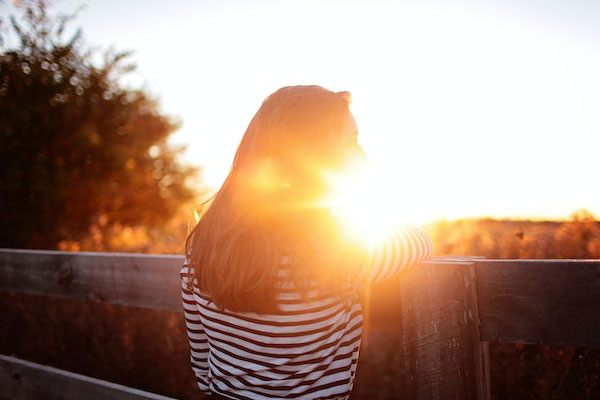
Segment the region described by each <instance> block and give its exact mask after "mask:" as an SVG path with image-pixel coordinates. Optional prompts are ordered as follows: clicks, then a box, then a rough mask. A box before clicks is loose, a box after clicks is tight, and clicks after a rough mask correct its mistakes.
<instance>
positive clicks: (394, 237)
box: [355, 226, 433, 288]
mask: <svg viewBox="0 0 600 400" xmlns="http://www.w3.org/2000/svg"><path fill="white" fill-rule="evenodd" d="M432 255H433V245H432V243H431V239H430V238H429V236H428V235H427V233H425V231H424V230H423V229H421V228H419V227H412V226H405V227H400V228H398V229H397V230H396V231H394V232H393V233H392V234H391V235H389V236H388V237H386V238H385V239H383V240H381V242H379V243H377V244H376V245H374V246H373V248H372V249H371V250H370V252H369V255H368V257H367V258H366V261H365V262H364V264H363V265H362V267H361V268H359V270H358V273H357V276H356V278H355V279H356V280H355V283H356V286H357V287H359V288H360V287H364V286H368V285H371V284H375V283H377V282H381V281H383V280H385V279H387V278H389V277H391V276H393V275H395V274H397V273H399V272H400V271H402V270H403V269H405V268H407V267H410V266H412V265H413V264H416V263H417V262H419V261H421V260H422V259H424V258H427V257H431V256H432Z"/></svg>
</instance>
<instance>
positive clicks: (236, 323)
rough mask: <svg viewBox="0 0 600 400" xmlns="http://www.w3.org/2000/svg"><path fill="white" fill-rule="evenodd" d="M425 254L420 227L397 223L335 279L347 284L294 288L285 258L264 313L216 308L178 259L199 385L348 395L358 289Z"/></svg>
mask: <svg viewBox="0 0 600 400" xmlns="http://www.w3.org/2000/svg"><path fill="white" fill-rule="evenodd" d="M431 252H432V247H431V242H430V240H429V238H428V237H427V235H426V234H425V233H424V232H423V231H422V230H420V229H417V228H404V229H400V230H398V231H397V232H396V233H395V234H393V235H390V237H389V238H388V240H387V241H385V242H382V243H381V245H380V246H377V247H375V248H374V249H373V252H372V254H370V257H368V260H369V261H368V262H367V263H365V264H364V265H363V266H362V268H361V269H360V270H359V271H358V274H356V275H354V276H351V274H348V275H347V276H346V277H340V279H341V280H342V281H346V282H347V284H342V287H341V289H340V290H337V291H335V292H331V291H323V290H321V289H319V287H318V284H317V283H316V281H315V282H313V286H312V287H308V288H304V290H303V291H300V290H297V289H296V288H295V287H294V283H293V280H290V279H288V278H289V277H288V272H289V269H290V265H289V263H288V260H286V259H283V260H282V264H281V268H280V271H279V273H280V279H279V281H278V282H279V284H278V285H277V296H276V299H277V306H278V309H279V310H278V311H276V312H273V313H269V314H258V313H249V312H231V311H228V310H223V309H220V308H219V307H217V305H216V304H215V303H214V302H213V301H212V299H211V298H210V296H208V295H206V294H204V293H201V291H200V290H199V289H198V287H197V286H196V285H194V284H193V282H192V281H193V279H194V278H193V276H194V274H193V272H194V271H192V268H191V267H190V266H189V265H187V264H186V265H184V266H183V268H182V269H181V278H182V296H183V305H184V311H185V318H186V326H187V329H188V335H189V342H190V346H191V350H192V352H191V361H192V367H193V370H194V372H195V375H196V378H197V381H198V386H199V387H200V389H201V391H203V392H204V393H207V394H208V393H211V392H212V393H218V394H221V395H223V396H226V397H231V398H239V399H271V398H301V399H337V398H340V399H345V398H347V397H348V396H349V395H350V392H351V390H352V385H353V382H354V375H355V371H356V364H357V361H358V352H359V347H360V341H361V336H362V321H363V315H362V307H361V304H360V301H359V295H358V290H360V287H364V286H367V285H370V284H373V283H376V282H379V281H381V280H384V279H386V278H387V277H389V276H391V275H393V274H396V273H397V272H399V271H400V270H402V269H403V268H405V267H407V266H410V265H412V264H414V263H415V262H417V261H419V260H421V259H423V258H424V257H428V256H430V255H431ZM292 262H293V261H292Z"/></svg>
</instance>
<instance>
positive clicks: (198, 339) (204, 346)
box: [180, 263, 210, 395]
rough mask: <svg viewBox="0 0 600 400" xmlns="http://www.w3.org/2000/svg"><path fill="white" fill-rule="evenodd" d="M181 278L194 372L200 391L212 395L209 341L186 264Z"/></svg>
mask: <svg viewBox="0 0 600 400" xmlns="http://www.w3.org/2000/svg"><path fill="white" fill-rule="evenodd" d="M180 276H181V299H182V302H183V314H184V317H185V326H186V329H187V334H188V341H189V343H190V361H191V362H192V371H194V374H195V375H196V381H197V383H198V387H199V388H200V391H201V392H202V393H204V394H206V395H208V394H210V388H209V387H208V341H207V338H206V334H205V333H204V328H203V326H202V321H201V320H200V312H199V311H198V306H197V305H196V300H194V294H193V289H192V286H191V285H190V284H189V282H190V281H191V279H192V277H193V275H191V273H190V269H189V267H188V265H187V263H186V264H184V265H183V268H181V271H180Z"/></svg>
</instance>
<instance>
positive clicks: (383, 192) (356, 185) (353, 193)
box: [325, 164, 407, 243]
mask: <svg viewBox="0 0 600 400" xmlns="http://www.w3.org/2000/svg"><path fill="white" fill-rule="evenodd" d="M389 176H390V171H389V170H388V171H386V170H385V169H383V168H377V167H376V166H375V165H373V164H367V165H365V166H362V167H354V168H349V169H347V170H346V171H345V172H343V173H339V174H328V175H327V180H328V181H329V183H330V185H331V187H332V193H331V195H330V196H329V197H328V198H327V199H326V201H325V204H326V206H327V207H329V208H330V209H331V211H332V213H334V214H335V215H337V216H339V217H340V219H341V220H342V221H343V223H344V224H345V225H346V227H347V228H348V229H349V230H350V231H351V232H352V233H353V234H355V235H358V236H359V237H361V238H362V239H363V240H365V241H367V242H369V243H374V242H377V241H378V240H380V239H383V238H384V237H385V236H387V235H388V234H389V233H390V232H391V231H393V230H394V229H396V228H397V227H398V226H399V225H402V224H405V223H406V222H407V218H406V214H405V213H404V212H403V211H404V210H403V207H402V202H401V196H400V193H398V190H397V188H396V187H395V186H394V185H393V183H392V182H390V178H389Z"/></svg>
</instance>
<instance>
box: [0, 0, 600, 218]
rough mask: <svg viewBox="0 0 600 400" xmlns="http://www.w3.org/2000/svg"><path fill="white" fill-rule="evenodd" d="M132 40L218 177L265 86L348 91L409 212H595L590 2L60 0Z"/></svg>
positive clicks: (597, 39)
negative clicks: (584, 210) (316, 86)
mask: <svg viewBox="0 0 600 400" xmlns="http://www.w3.org/2000/svg"><path fill="white" fill-rule="evenodd" d="M82 4H83V5H85V7H84V8H83V9H82V10H81V12H80V14H79V17H78V18H77V19H76V20H75V21H74V23H73V24H72V25H73V26H74V27H75V26H80V27H82V28H83V32H84V38H85V40H86V42H87V43H88V44H90V45H93V46H98V47H99V48H107V47H109V46H113V47H114V48H115V49H117V50H133V51H134V54H133V56H132V58H131V60H132V61H135V62H136V63H137V65H138V71H137V72H136V73H135V74H134V75H132V76H130V77H129V78H127V80H126V82H124V84H127V85H132V86H135V85H143V86H144V87H145V88H147V89H148V90H149V91H150V92H152V93H153V94H155V95H157V96H158V97H159V98H160V100H161V104H162V110H163V111H164V112H165V113H168V114H171V115H173V116H176V117H178V118H180V119H181V120H182V121H183V126H182V128H181V129H180V130H179V131H178V132H176V133H175V134H174V135H173V137H172V141H173V142H174V143H178V144H186V145H188V150H187V153H186V155H185V158H186V161H187V162H190V163H192V164H195V165H198V166H201V167H202V171H203V177H204V182H205V183H206V184H207V185H209V186H211V187H213V188H218V186H219V185H220V183H221V182H222V180H223V179H224V177H225V176H226V173H227V171H228V168H229V166H230V163H231V161H232V158H233V155H234V153H235V150H236V147H237V144H238V143H239V141H240V139H241V137H242V135H243V133H244V131H245V129H246V127H247V125H248V123H249V122H250V119H251V118H252V116H253V115H254V113H255V112H256V111H257V109H258V107H259V106H260V104H261V102H262V100H263V99H264V98H265V97H266V96H267V95H269V94H270V93H272V92H273V91H275V90H277V89H278V88H279V87H282V86H286V85H293V84H318V85H321V86H324V87H326V88H329V89H331V90H335V91H339V90H348V91H350V92H351V93H352V99H353V103H352V106H351V109H352V112H353V113H354V115H355V118H356V120H357V123H358V127H359V142H360V143H361V145H362V146H363V147H364V148H365V150H366V152H367V153H368V154H369V156H370V158H371V160H372V161H373V163H374V164H375V165H377V166H378V169H377V170H378V171H381V174H380V180H381V182H380V184H381V185H385V186H386V187H388V188H389V189H388V191H391V192H392V193H393V196H392V197H393V198H394V201H396V202H397V203H398V208H399V209H401V210H404V211H403V212H404V217H405V218H406V219H407V220H411V221H415V222H417V221H418V222H429V221H431V220H434V219H453V218H459V217H480V216H491V217H497V218H501V217H512V218H543V219H560V218H567V217H568V216H569V215H570V214H571V213H572V212H573V211H575V210H578V209H581V208H586V209H588V210H589V211H591V212H592V213H594V214H595V215H596V216H597V217H598V216H600V185H599V184H598V182H599V179H598V175H599V171H600V168H599V167H600V161H599V158H598V156H597V154H598V151H599V150H600V146H599V145H600V113H599V112H598V110H599V108H600V74H599V71H600V2H598V1H582V0H570V1H551V0H546V1H542V0H539V1H533V0H514V1H513V0H505V1H491V0H483V1H467V0H457V1H429V0H421V1H377V0H373V1H369V2H354V1H348V0H347V1H327V0H320V1H311V0H305V1H296V2H293V1H226V0H225V1H191V0H171V1H169V2H164V1H141V0H135V1H134V0H102V1H99V0H98V1H91V0H87V1H86V0H63V1H58V2H56V4H55V7H54V9H55V10H57V11H73V10H75V9H76V8H77V7H78V6H79V5H82ZM0 8H3V9H4V10H3V11H2V12H5V11H6V9H7V8H8V7H7V6H6V4H4V5H0Z"/></svg>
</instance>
